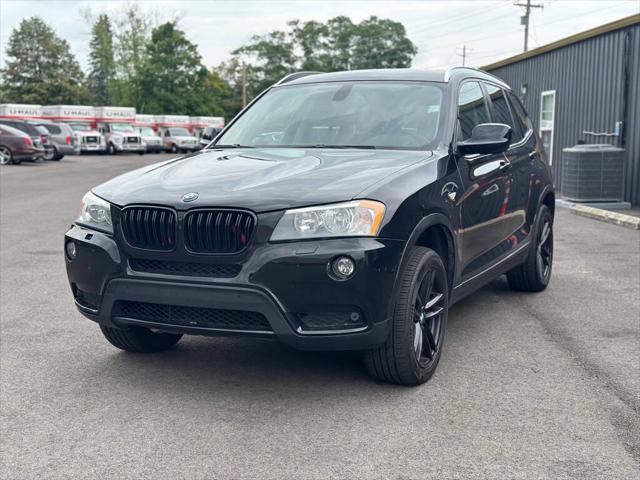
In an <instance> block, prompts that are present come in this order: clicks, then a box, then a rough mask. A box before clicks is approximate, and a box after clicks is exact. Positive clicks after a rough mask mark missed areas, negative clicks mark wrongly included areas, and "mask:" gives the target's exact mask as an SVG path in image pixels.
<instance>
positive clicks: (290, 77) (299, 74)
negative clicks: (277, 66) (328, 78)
mask: <svg viewBox="0 0 640 480" xmlns="http://www.w3.org/2000/svg"><path fill="white" fill-rule="evenodd" d="M319 73H322V72H294V73H290V74H289V75H285V76H284V77H282V79H280V81H278V82H276V85H282V84H283V83H287V82H291V81H292V80H297V79H298V78H302V77H306V76H308V75H317V74H319Z"/></svg>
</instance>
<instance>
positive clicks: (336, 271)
mask: <svg viewBox="0 0 640 480" xmlns="http://www.w3.org/2000/svg"><path fill="white" fill-rule="evenodd" d="M355 271H356V264H355V262H354V261H353V259H352V258H349V257H338V258H336V259H335V260H333V262H331V273H332V274H333V276H334V277H335V279H336V280H347V279H348V278H350V277H351V276H352V275H353V273H354V272H355Z"/></svg>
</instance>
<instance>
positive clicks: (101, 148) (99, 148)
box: [80, 143, 107, 153]
mask: <svg viewBox="0 0 640 480" xmlns="http://www.w3.org/2000/svg"><path fill="white" fill-rule="evenodd" d="M106 151H107V146H106V145H105V144H104V143H82V144H81V145H80V152H83V153H84V152H106Z"/></svg>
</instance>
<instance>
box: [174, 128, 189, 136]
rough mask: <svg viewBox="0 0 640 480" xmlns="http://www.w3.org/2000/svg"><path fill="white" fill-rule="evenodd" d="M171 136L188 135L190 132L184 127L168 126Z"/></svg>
mask: <svg viewBox="0 0 640 480" xmlns="http://www.w3.org/2000/svg"><path fill="white" fill-rule="evenodd" d="M169 131H170V132H171V136H172V137H190V136H191V134H190V133H189V131H188V130H187V129H186V128H170V129H169Z"/></svg>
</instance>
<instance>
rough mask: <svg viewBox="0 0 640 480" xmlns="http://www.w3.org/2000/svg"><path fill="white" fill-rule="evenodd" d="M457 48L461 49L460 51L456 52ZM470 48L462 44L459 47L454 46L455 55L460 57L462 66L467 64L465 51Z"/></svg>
mask: <svg viewBox="0 0 640 480" xmlns="http://www.w3.org/2000/svg"><path fill="white" fill-rule="evenodd" d="M458 50H462V52H458ZM470 50H472V49H470V48H467V46H466V45H463V46H462V48H461V49H458V48H456V55H458V56H459V57H462V66H463V67H464V66H465V65H466V64H467V53H468V52H469V51H470Z"/></svg>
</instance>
